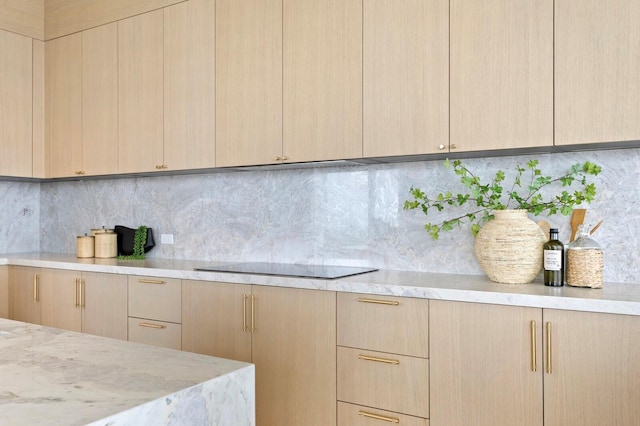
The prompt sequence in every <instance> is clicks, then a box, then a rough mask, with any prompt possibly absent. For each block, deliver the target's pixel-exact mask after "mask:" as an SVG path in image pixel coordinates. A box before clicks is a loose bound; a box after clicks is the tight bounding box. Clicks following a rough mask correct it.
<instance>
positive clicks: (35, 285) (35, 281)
mask: <svg viewBox="0 0 640 426" xmlns="http://www.w3.org/2000/svg"><path fill="white" fill-rule="evenodd" d="M38 284H39V283H38V274H33V303H38V300H40V295H39V294H38Z"/></svg>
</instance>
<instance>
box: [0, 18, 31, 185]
mask: <svg viewBox="0 0 640 426" xmlns="http://www.w3.org/2000/svg"><path fill="white" fill-rule="evenodd" d="M0 52H2V54H0V94H1V96H2V98H1V99H0V146H1V147H2V155H0V175H5V176H23V177H31V176H32V163H31V156H32V149H33V148H32V73H33V71H32V70H33V63H32V41H31V39H30V38H29V37H25V36H22V35H18V34H13V33H10V32H7V31H4V30H0Z"/></svg>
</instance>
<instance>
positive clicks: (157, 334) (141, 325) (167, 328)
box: [129, 317, 182, 350]
mask: <svg viewBox="0 0 640 426" xmlns="http://www.w3.org/2000/svg"><path fill="white" fill-rule="evenodd" d="M129 341H130V342H137V343H144V344H146V345H153V346H162V347H164V348H171V349H177V350H181V349H182V343H181V342H182V326H181V325H180V324H173V323H170V322H163V321H152V320H147V319H142V318H131V317H130V318H129Z"/></svg>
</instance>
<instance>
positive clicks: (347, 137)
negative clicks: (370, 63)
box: [283, 0, 362, 162]
mask: <svg viewBox="0 0 640 426" xmlns="http://www.w3.org/2000/svg"><path fill="white" fill-rule="evenodd" d="M283 8H284V10H283V17H284V22H283V43H284V58H283V86H284V92H283V111H284V117H283V119H284V121H283V159H284V161H291V162H298V161H311V160H333V159H345V158H357V157H361V156H362V1H361V0H283Z"/></svg>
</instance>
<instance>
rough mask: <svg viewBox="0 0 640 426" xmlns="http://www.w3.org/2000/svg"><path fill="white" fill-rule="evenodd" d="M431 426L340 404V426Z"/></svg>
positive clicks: (405, 418)
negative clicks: (394, 425)
mask: <svg viewBox="0 0 640 426" xmlns="http://www.w3.org/2000/svg"><path fill="white" fill-rule="evenodd" d="M385 424H399V425H402V426H429V420H427V419H422V418H420V417H412V416H407V415H405V414H399V413H394V412H393V411H384V410H379V409H377V408H371V407H364V406H361V405H355V404H348V403H346V402H338V426H381V425H385Z"/></svg>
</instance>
